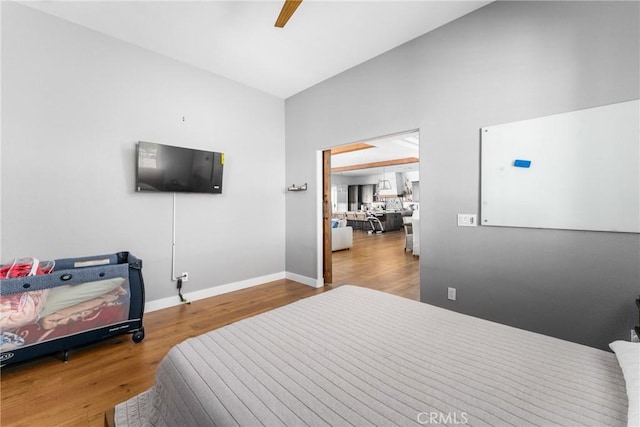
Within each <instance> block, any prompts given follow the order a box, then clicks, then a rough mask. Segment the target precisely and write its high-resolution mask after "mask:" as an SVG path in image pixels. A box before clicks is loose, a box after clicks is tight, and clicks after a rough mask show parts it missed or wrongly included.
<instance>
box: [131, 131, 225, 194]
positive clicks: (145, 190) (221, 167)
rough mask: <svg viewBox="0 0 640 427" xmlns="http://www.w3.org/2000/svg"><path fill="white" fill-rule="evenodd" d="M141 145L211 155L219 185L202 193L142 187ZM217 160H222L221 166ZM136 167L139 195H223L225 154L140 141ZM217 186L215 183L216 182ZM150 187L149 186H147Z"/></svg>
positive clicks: (137, 147) (137, 144)
mask: <svg viewBox="0 0 640 427" xmlns="http://www.w3.org/2000/svg"><path fill="white" fill-rule="evenodd" d="M141 144H150V145H155V146H159V147H168V148H169V149H179V150H187V151H194V152H201V153H207V154H211V155H212V159H211V163H212V165H211V167H212V171H213V172H212V173H213V174H214V176H216V175H217V174H218V175H219V184H218V185H217V186H216V187H212V188H211V190H210V191H202V190H197V189H188V190H184V189H175V188H172V189H168V188H166V187H165V188H162V189H157V188H154V187H151V188H147V187H145V186H141V185H140V184H141V182H140V145H141ZM216 159H220V161H219V164H218V163H217V162H216ZM135 165H136V166H135V167H136V183H135V191H136V192H138V193H187V194H222V188H223V187H222V176H223V171H224V153H222V152H218V151H209V150H201V149H198V148H190V147H182V146H179V145H170V144H161V143H157V142H150V141H138V142H137V143H136V159H135ZM214 184H215V181H214ZM147 185H148V184H147Z"/></svg>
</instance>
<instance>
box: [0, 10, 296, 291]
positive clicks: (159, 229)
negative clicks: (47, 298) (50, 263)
mask: <svg viewBox="0 0 640 427" xmlns="http://www.w3.org/2000/svg"><path fill="white" fill-rule="evenodd" d="M1 7H2V147H1V148H2V169H1V171H2V176H1V180H2V188H1V191H2V193H1V195H2V205H1V206H2V212H1V219H2V225H1V226H2V228H1V229H2V244H1V249H2V250H1V253H2V261H3V262H7V261H9V260H11V259H12V258H14V257H25V256H36V257H39V258H41V259H56V258H66V257H76V256H89V255H97V254H104V253H111V252H116V251H122V250H127V251H131V252H132V253H133V254H135V255H136V256H137V257H139V258H140V259H142V260H143V263H144V267H143V275H144V279H145V285H146V297H147V301H154V300H159V299H163V298H169V299H171V298H173V297H175V301H176V302H179V300H178V296H177V291H176V284H175V282H172V281H171V243H172V207H173V204H172V194H171V193H136V192H135V191H134V188H135V163H134V161H135V144H136V142H137V141H139V140H143V141H152V142H157V143H163V144H169V145H179V146H184V147H190V148H198V149H203V150H209V151H220V152H224V153H225V166H224V181H223V193H222V194H220V195H211V194H184V193H179V194H178V195H177V197H176V199H177V200H176V201H177V204H176V244H177V246H176V273H177V274H181V273H182V272H189V275H190V278H189V282H187V283H185V284H184V287H183V292H185V293H190V292H194V291H199V290H205V289H210V288H214V287H216V286H220V285H226V284H232V283H237V282H243V281H247V280H252V279H254V278H257V277H263V276H270V275H281V276H284V267H285V263H284V257H285V247H284V245H285V238H284V236H285V218H284V215H283V212H284V206H285V205H284V203H285V196H284V193H285V191H284V189H285V181H284V159H285V152H284V101H283V100H282V99H280V98H277V97H274V96H271V95H267V94H265V93H263V92H259V91H257V90H255V89H251V88H248V87H246V86H243V85H240V84H238V83H235V82H233V81H230V80H227V79H224V78H221V77H218V76H215V75H212V74H211V73H208V72H204V71H202V70H198V69H196V68H193V67H190V66H187V65H184V64H182V63H179V62H177V61H174V60H171V59H168V58H166V57H164V56H161V55H158V54H155V53H153V52H150V51H147V50H145V49H141V48H138V47H135V46H132V45H130V44H127V43H124V42H121V41H119V40H116V39H114V38H111V37H107V36H104V35H102V34H99V33H97V32H94V31H91V30H88V29H86V28H84V27H81V26H78V25H75V24H71V23H69V22H66V21H64V20H61V19H58V18H55V17H53V16H50V15H47V14H44V13H42V12H39V11H35V10H32V9H30V8H28V7H25V6H23V5H19V4H16V3H13V2H6V1H3V2H1ZM183 117H184V121H183V120H182V118H183Z"/></svg>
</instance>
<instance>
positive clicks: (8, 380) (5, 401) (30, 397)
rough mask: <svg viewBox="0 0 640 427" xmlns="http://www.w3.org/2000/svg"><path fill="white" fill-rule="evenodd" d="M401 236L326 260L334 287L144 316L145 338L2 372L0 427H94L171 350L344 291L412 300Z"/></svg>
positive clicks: (364, 243) (231, 298) (277, 285)
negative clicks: (362, 289) (355, 288)
mask: <svg viewBox="0 0 640 427" xmlns="http://www.w3.org/2000/svg"><path fill="white" fill-rule="evenodd" d="M403 247H404V233H401V232H392V233H384V234H380V235H368V234H366V233H364V232H359V231H356V232H354V247H353V248H352V249H351V250H348V251H339V252H334V253H333V263H334V264H333V265H334V274H333V277H334V283H333V284H332V285H330V286H326V287H325V288H322V289H314V288H310V287H308V286H305V285H301V284H299V283H296V282H293V281H290V280H278V281H275V282H272V283H267V284H264V285H260V286H255V287H252V288H249V289H244V290H241V291H237V292H232V293H228V294H224V295H220V296H217V297H213V298H208V299H205V300H200V301H194V302H192V303H191V304H187V305H180V306H176V307H171V308H168V309H164V310H159V311H155V312H152V313H148V314H146V315H145V317H144V326H145V332H146V337H145V339H144V341H142V342H141V343H138V344H135V343H133V342H132V340H131V336H130V335H121V336H118V337H113V338H110V339H107V340H105V341H102V342H100V343H97V344H94V345H91V346H87V347H83V348H81V349H75V350H71V351H70V358H69V361H68V362H66V363H63V362H62V361H61V356H60V355H55V356H47V357H42V358H38V359H35V360H33V361H29V362H26V363H22V364H18V365H16V366H9V367H5V368H2V374H1V378H0V393H1V406H0V425H2V426H3V427H7V426H102V425H103V417H104V415H103V414H104V412H105V411H106V410H108V409H110V408H112V407H113V406H114V405H116V404H117V403H120V402H122V401H124V400H127V399H129V398H130V397H132V396H134V395H136V394H138V393H141V392H142V391H144V390H146V389H148V388H149V387H151V385H152V384H153V379H154V375H155V370H156V367H157V365H158V364H159V363H160V361H161V360H162V358H163V357H164V355H165V354H166V353H167V352H168V351H169V349H170V348H171V347H173V346H174V345H176V344H178V343H180V342H182V341H184V340H185V339H187V338H189V337H193V336H197V335H200V334H203V333H205V332H207V331H210V330H213V329H216V328H220V327H222V326H225V325H227V324H230V323H233V322H236V321H238V320H241V319H244V318H246V317H250V316H253V315H255V314H259V313H262V312H265V311H268V310H271V309H274V308H277V307H280V306H282V305H285V304H289V303H291V302H294V301H297V300H299V299H301V298H306V297H309V296H312V295H315V294H318V293H321V292H325V291H326V290H329V289H332V288H334V287H337V286H341V285H344V284H353V285H359V286H367V287H371V288H374V289H379V290H383V291H386V292H390V293H395V294H398V295H403V296H406V297H409V298H414V299H418V296H419V273H418V259H417V258H416V257H413V256H412V255H411V254H410V253H409V252H406V253H404V250H403Z"/></svg>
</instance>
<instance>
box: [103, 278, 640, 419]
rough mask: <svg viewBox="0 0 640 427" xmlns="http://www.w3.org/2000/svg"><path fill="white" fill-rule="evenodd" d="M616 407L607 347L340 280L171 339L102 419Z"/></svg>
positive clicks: (544, 412)
mask: <svg viewBox="0 0 640 427" xmlns="http://www.w3.org/2000/svg"><path fill="white" fill-rule="evenodd" d="M627 344H631V343H627ZM636 354H637V353H636ZM627 411H628V400H627V392H626V387H625V378H624V376H623V372H622V370H621V368H620V365H619V363H618V360H617V359H616V354H614V353H610V352H606V351H603V350H598V349H594V348H591V347H586V346H582V345H579V344H575V343H570V342H567V341H563V340H559V339H555V338H551V337H548V336H544V335H539V334H535V333H532V332H527V331H523V330H520V329H515V328H512V327H509V326H505V325H501V324H497V323H493V322H489V321H486V320H482V319H478V318H474V317H471V316H466V315H462V314H459V313H455V312H452V311H449V310H445V309H442V308H438V307H435V306H431V305H428V304H424V303H420V302H417V301H412V300H408V299H405V298H402V297H398V296H394V295H390V294H387V293H383V292H380V291H375V290H370V289H366V288H361V287H356V286H341V287H339V288H336V289H334V290H331V291H329V292H325V293H322V294H319V295H316V296H313V297H309V298H306V299H303V300H300V301H298V302H295V303H292V304H290V305H288V306H285V307H281V308H278V309H275V310H273V311H270V312H267V313H264V314H260V315H258V316H255V317H252V318H249V319H245V320H242V321H240V322H237V323H234V324H232V325H229V326H226V327H224V328H221V329H217V330H215V331H212V332H209V333H207V334H204V335H201V336H199V337H196V338H191V339H188V340H186V341H184V342H183V343H181V344H179V345H177V346H176V347H174V348H173V349H171V350H170V352H169V353H168V354H167V356H166V357H165V358H164V359H163V361H162V362H161V363H160V365H159V367H158V370H157V373H156V378H155V384H154V386H153V387H152V388H150V389H149V390H147V391H145V392H143V393H141V394H139V395H137V396H135V397H133V398H132V399H129V400H128V401H125V402H122V403H120V404H119V405H117V406H116V408H115V424H116V425H118V426H138V425H155V426H165V425H166V426H178V425H179V426H209V425H211V426H213V425H216V426H231V425H240V426H257V425H265V426H281V425H285V426H299V425H311V426H346V425H355V426H365V425H375V426H396V425H397V426H405V425H431V424H447V425H455V424H468V425H473V426H482V425H515V426H525V425H543V426H547V425H565V426H576V425H593V426H624V425H627Z"/></svg>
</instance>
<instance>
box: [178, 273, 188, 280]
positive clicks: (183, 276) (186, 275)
mask: <svg viewBox="0 0 640 427" xmlns="http://www.w3.org/2000/svg"><path fill="white" fill-rule="evenodd" d="M180 277H181V278H182V281H183V282H188V281H189V273H182V274H181V275H180Z"/></svg>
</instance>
